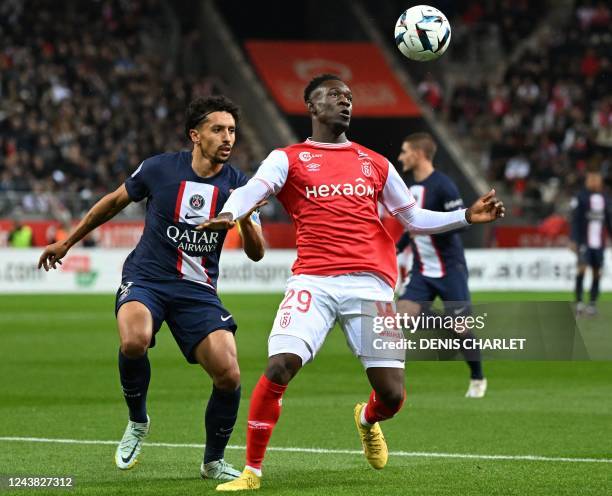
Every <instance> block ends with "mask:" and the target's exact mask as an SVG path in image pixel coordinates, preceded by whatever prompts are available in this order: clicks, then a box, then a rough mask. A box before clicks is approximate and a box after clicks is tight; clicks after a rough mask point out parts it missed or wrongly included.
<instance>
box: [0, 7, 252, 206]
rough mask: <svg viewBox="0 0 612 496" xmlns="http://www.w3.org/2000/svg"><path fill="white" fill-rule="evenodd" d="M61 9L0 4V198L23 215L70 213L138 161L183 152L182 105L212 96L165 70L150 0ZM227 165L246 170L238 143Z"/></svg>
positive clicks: (210, 84)
mask: <svg viewBox="0 0 612 496" xmlns="http://www.w3.org/2000/svg"><path fill="white" fill-rule="evenodd" d="M66 7H68V8H67V9H64V8H62V9H59V8H58V7H57V5H56V4H55V3H54V2H50V1H40V0H37V1H34V2H30V5H27V8H26V4H25V3H24V2H20V1H8V2H2V4H1V5H0V19H1V20H0V37H1V38H2V40H3V42H2V46H1V48H0V94H1V97H2V98H1V101H2V103H1V104H0V192H5V193H6V194H9V193H8V192H11V193H15V195H19V197H20V198H21V207H22V209H23V211H24V213H25V214H33V213H37V212H43V213H44V212H48V211H49V210H52V211H54V213H55V215H56V216H57V215H60V216H61V215H62V211H64V210H68V211H73V212H74V213H77V214H79V213H80V212H81V211H82V209H83V208H87V207H89V206H90V205H91V201H92V199H95V198H97V197H99V196H100V194H102V193H105V192H107V191H108V190H109V188H112V187H114V186H115V185H119V184H120V183H121V182H122V181H123V180H125V178H126V177H127V175H128V174H129V173H130V172H131V171H133V170H134V169H135V168H136V167H137V166H138V164H139V163H140V161H142V160H143V158H146V157H149V156H151V155H154V154H157V153H161V152H164V151H169V150H177V149H181V148H185V147H186V146H187V142H186V141H185V138H184V132H183V128H184V112H185V109H186V107H187V103H188V102H189V101H190V99H191V98H192V96H194V95H203V96H205V95H207V94H211V93H213V92H216V91H218V87H217V85H216V82H215V80H214V79H211V78H206V77H201V75H198V74H190V75H185V76H181V77H176V74H169V73H168V71H166V70H165V64H167V61H166V60H164V58H163V56H162V55H161V54H160V52H159V50H158V47H157V46H156V45H155V43H156V40H159V39H162V40H163V39H164V36H163V29H164V22H165V19H164V17H163V16H164V9H163V8H162V7H163V6H162V5H161V4H160V2H157V1H156V0H147V1H129V2H125V1H103V2H89V3H88V6H87V8H86V9H84V8H80V6H79V5H78V3H76V4H75V3H68V4H67V5H66ZM70 7H71V8H70ZM83 26H87V29H86V30H84V29H82V27H83ZM191 34H192V33H189V32H188V33H184V34H183V40H182V42H183V44H184V43H185V42H189V37H190V36H191ZM158 42H159V41H157V43H158ZM235 162H238V163H239V164H241V165H243V166H245V167H248V166H250V165H251V162H252V160H250V157H249V155H248V150H245V149H244V145H240V146H238V149H237V150H236V152H235V154H234V163H235ZM4 213H5V214H6V213H7V212H4Z"/></svg>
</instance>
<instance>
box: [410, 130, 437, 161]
mask: <svg viewBox="0 0 612 496" xmlns="http://www.w3.org/2000/svg"><path fill="white" fill-rule="evenodd" d="M404 143H409V144H410V146H412V147H413V148H418V149H419V150H423V153H424V154H425V157H426V158H427V160H433V158H434V155H435V154H436V150H437V149H438V145H436V141H435V140H434V138H433V136H432V135H431V134H429V133H413V134H409V135H408V136H406V137H405V138H404Z"/></svg>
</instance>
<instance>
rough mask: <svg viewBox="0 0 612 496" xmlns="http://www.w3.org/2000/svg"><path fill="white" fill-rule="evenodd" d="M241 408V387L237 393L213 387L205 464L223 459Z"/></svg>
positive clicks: (208, 410) (206, 421) (207, 428)
mask: <svg viewBox="0 0 612 496" xmlns="http://www.w3.org/2000/svg"><path fill="white" fill-rule="evenodd" d="M239 406H240V386H238V389H236V390H235V391H222V390H221V389H217V388H216V387H215V386H214V385H213V390H212V393H211V395H210V399H209V400H208V405H207V406H206V414H205V415H204V421H205V426H206V449H205V450H204V463H209V462H212V461H214V460H220V459H221V458H223V453H224V452H225V447H226V446H227V443H228V442H229V438H230V436H231V435H232V431H233V430H234V424H235V423H236V418H237V417H238V407H239Z"/></svg>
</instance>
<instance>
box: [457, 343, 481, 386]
mask: <svg viewBox="0 0 612 496" xmlns="http://www.w3.org/2000/svg"><path fill="white" fill-rule="evenodd" d="M475 337H476V336H474V334H473V333H472V332H471V331H467V332H464V333H463V334H461V340H462V341H463V340H464V339H468V338H469V339H474V338H475ZM461 353H462V354H463V357H464V358H465V363H467V364H468V367H469V368H470V379H482V378H484V375H483V373H482V359H481V357H480V350H478V349H476V350H466V349H465V348H463V346H462V347H461Z"/></svg>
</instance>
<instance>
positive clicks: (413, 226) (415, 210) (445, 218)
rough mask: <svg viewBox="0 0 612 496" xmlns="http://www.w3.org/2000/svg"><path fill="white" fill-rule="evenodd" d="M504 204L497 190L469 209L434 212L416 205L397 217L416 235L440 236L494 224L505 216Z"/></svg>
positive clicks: (401, 211) (399, 212)
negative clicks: (472, 227) (458, 230)
mask: <svg viewBox="0 0 612 496" xmlns="http://www.w3.org/2000/svg"><path fill="white" fill-rule="evenodd" d="M505 211H506V210H505V208H504V204H503V203H502V202H500V201H499V200H498V199H497V198H496V197H495V190H491V191H489V192H488V193H487V194H486V195H483V196H481V197H480V198H479V199H478V200H476V202H475V203H474V204H473V205H472V206H471V207H470V208H467V209H461V210H454V211H451V212H434V211H433V210H426V209H424V208H419V207H417V206H416V205H414V204H413V205H412V206H411V207H407V208H404V209H400V210H399V211H397V212H396V213H395V215H396V217H397V218H398V219H399V220H400V221H401V222H402V224H404V226H406V228H407V229H408V230H409V231H410V232H412V233H415V234H438V233H442V232H447V231H452V230H455V229H459V228H461V227H464V226H466V225H469V224H483V223H486V222H493V221H494V220H496V219H498V218H500V217H503V216H504V215H505Z"/></svg>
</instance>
